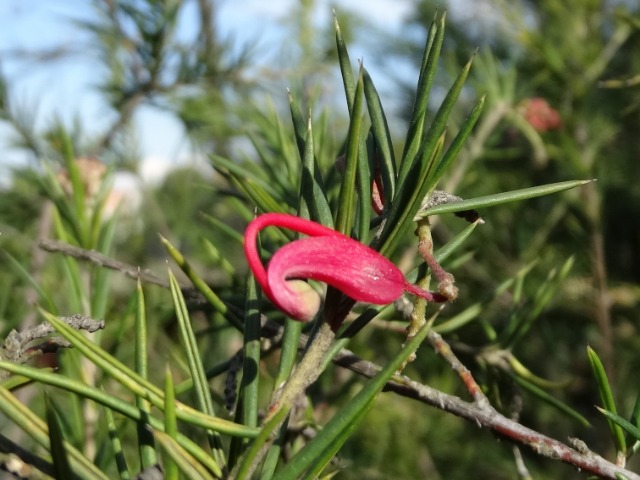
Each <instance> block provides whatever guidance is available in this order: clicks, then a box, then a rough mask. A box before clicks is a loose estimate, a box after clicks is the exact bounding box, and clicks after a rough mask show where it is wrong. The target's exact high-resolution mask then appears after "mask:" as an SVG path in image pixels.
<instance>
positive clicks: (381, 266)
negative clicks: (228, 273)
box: [267, 236, 406, 312]
mask: <svg viewBox="0 0 640 480" xmlns="http://www.w3.org/2000/svg"><path fill="white" fill-rule="evenodd" d="M267 277H268V284H269V288H270V289H271V293H272V295H273V297H274V298H273V300H274V301H275V302H276V303H277V304H278V306H280V307H281V308H282V309H283V310H285V311H287V312H291V311H292V310H294V309H295V308H297V307H296V304H297V303H298V299H297V298H296V297H297V294H296V292H294V291H293V290H292V289H290V288H289V286H288V285H287V283H288V282H287V280H290V279H294V278H295V279H300V278H310V279H313V280H318V281H321V282H324V283H327V284H329V285H331V286H333V287H336V288H337V289H338V290H340V291H342V292H343V293H345V294H346V295H348V296H349V297H351V298H353V299H354V300H357V301H360V302H367V303H373V304H376V305H384V304H387V303H391V302H393V301H394V300H396V299H397V298H399V297H400V295H402V292H403V291H404V289H405V283H406V282H405V278H404V275H402V272H401V271H400V270H399V269H398V268H397V267H396V266H395V265H394V264H393V263H391V262H390V261H389V260H388V259H387V258H385V257H383V256H382V255H380V254H379V253H378V252H376V251H375V250H372V249H371V248H369V247H367V246H366V245H363V244H362V243H359V242H357V241H355V240H352V239H350V238H348V237H345V236H340V237H311V238H303V239H301V240H296V241H294V242H291V243H289V244H287V245H285V246H284V247H282V248H280V249H279V250H278V251H277V252H276V253H275V254H274V255H273V257H272V259H271V262H269V266H268V268H267Z"/></svg>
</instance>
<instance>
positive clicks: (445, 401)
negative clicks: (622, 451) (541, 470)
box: [333, 349, 640, 480]
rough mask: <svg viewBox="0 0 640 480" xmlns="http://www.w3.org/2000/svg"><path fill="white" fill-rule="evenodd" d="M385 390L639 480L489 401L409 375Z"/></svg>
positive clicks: (554, 455) (345, 354) (352, 363)
mask: <svg viewBox="0 0 640 480" xmlns="http://www.w3.org/2000/svg"><path fill="white" fill-rule="evenodd" d="M333 362H334V363H335V364H337V365H340V366H342V367H345V368H348V369H349V370H352V371H354V372H356V373H358V374H360V375H363V376H365V377H367V378H372V377H373V376H375V375H376V374H377V373H378V372H379V371H380V370H381V369H382V367H380V366H379V365H376V364H375V363H372V362H369V361H366V360H363V359H361V358H360V357H358V356H357V355H355V354H354V353H353V352H350V351H348V350H346V349H343V350H341V351H340V352H339V353H338V354H337V355H336V356H335V357H334V359H333ZM384 390H385V391H391V392H394V393H397V394H398V395H402V396H403V397H408V398H412V399H414V400H418V401H419V402H422V403H425V404H427V405H431V406H432V407H435V408H437V409H439V410H443V411H445V412H449V413H452V414H454V415H456V416H458V417H460V418H463V419H465V420H468V421H470V422H472V423H474V424H475V425H477V426H479V427H483V428H486V429H489V430H491V431H493V432H494V433H495V434H497V435H498V436H500V437H502V438H506V439H508V440H511V441H512V442H514V443H516V444H517V445H521V446H525V447H528V448H530V449H531V450H533V451H534V452H535V453H536V454H538V455H539V456H541V457H545V458H550V459H552V460H559V461H561V462H564V463H567V464H569V465H572V466H574V467H576V468H579V469H581V470H582V471H584V472H587V473H591V474H594V475H598V476H599V477H602V478H608V479H612V480H615V479H616V474H619V475H624V476H625V477H626V478H628V479H629V480H640V475H638V474H636V473H633V472H630V471H628V470H625V469H624V468H621V467H619V466H617V465H615V464H613V463H611V462H609V461H607V460H606V459H604V458H602V457H601V456H599V455H597V454H596V453H594V452H592V451H590V450H588V449H586V450H585V449H584V448H583V449H581V450H580V451H578V450H576V449H574V448H571V447H570V446H568V445H566V444H564V443H562V442H560V441H558V440H555V439H553V438H550V437H547V436H546V435H543V434H542V433H539V432H537V431H535V430H532V429H530V428H528V427H525V426H524V425H521V424H520V423H518V422H516V421H514V420H511V419H509V418H507V417H505V416H504V415H502V414H501V413H500V412H498V411H497V410H496V409H494V408H493V407H492V406H491V405H489V404H488V402H487V403H484V402H478V401H473V402H467V401H464V400H462V399H461V398H459V397H456V396H454V395H449V394H447V393H444V392H441V391H439V390H436V389H435V388H432V387H429V386H428V385H423V384H421V383H418V382H416V381H414V380H411V379H410V378H408V377H406V376H400V377H395V378H394V379H392V380H391V381H389V382H388V383H387V384H386V386H385V388H384Z"/></svg>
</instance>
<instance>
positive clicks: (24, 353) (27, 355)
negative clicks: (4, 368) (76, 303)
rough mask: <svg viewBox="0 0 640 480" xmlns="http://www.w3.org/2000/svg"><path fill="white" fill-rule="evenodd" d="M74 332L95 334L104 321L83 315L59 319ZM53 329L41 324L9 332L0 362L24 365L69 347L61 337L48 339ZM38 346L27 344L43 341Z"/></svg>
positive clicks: (4, 373) (3, 374)
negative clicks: (81, 331)
mask: <svg viewBox="0 0 640 480" xmlns="http://www.w3.org/2000/svg"><path fill="white" fill-rule="evenodd" d="M60 320H62V321H63V322H65V323H66V324H67V325H69V326H70V327H71V328H73V329H74V330H86V331H87V332H96V331H98V330H100V329H102V328H104V321H102V320H100V321H98V320H94V319H92V318H89V317H85V316H83V315H73V316H71V317H60ZM54 332H55V330H54V328H53V327H52V326H51V325H50V324H49V323H41V324H39V325H34V326H32V327H29V328H26V329H25V330H23V331H22V332H18V331H17V330H11V332H9V335H7V337H6V338H5V340H4V342H3V343H2V344H1V345H0V360H7V361H9V362H14V363H20V364H21V363H26V362H28V361H29V360H31V359H33V358H35V357H38V356H40V355H43V354H45V353H52V352H56V351H58V349H60V348H68V347H70V346H71V345H70V344H69V342H68V341H67V340H65V339H64V338H62V337H58V336H54V337H49V338H46V337H48V336H49V335H51V334H52V333H54ZM45 338H46V340H45V341H43V342H42V343H40V344H37V345H33V346H29V344H30V343H31V342H33V341H35V340H38V339H45ZM6 373H7V372H0V378H4V377H5V376H7V375H6Z"/></svg>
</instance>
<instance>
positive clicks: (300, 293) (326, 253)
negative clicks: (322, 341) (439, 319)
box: [244, 213, 447, 321]
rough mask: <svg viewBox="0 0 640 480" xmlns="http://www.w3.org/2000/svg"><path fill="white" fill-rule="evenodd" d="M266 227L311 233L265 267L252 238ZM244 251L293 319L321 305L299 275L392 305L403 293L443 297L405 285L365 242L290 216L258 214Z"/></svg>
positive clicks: (303, 317) (440, 299) (364, 299)
mask: <svg viewBox="0 0 640 480" xmlns="http://www.w3.org/2000/svg"><path fill="white" fill-rule="evenodd" d="M269 226H275V227H281V228H287V229H289V230H293V231H296V232H299V233H302V234H304V235H309V237H307V238H302V239H299V240H294V241H293V242H290V243H288V244H287V245H285V246H283V247H282V248H280V249H279V250H278V251H277V252H276V253H275V254H274V255H273V256H272V258H271V261H270V262H269V265H268V267H267V269H266V270H265V268H264V266H263V265H262V261H261V260H260V255H259V254H258V250H257V247H256V241H257V237H258V233H259V232H260V230H262V229H264V228H266V227H269ZM244 251H245V255H246V257H247V262H248V263H249V267H250V268H251V270H252V271H253V274H254V275H255V277H256V280H257V281H258V283H259V284H260V286H261V287H262V289H263V290H264V292H265V294H266V295H267V297H268V298H269V300H271V301H272V302H273V303H274V304H275V305H276V306H277V307H278V308H279V309H280V310H282V311H283V312H285V313H286V314H287V315H289V316H290V317H291V318H294V319H296V320H301V321H308V320H311V319H312V318H313V317H314V316H315V315H316V313H317V312H318V310H319V308H320V298H319V296H318V295H317V293H316V292H315V290H313V288H312V287H311V286H310V285H309V284H307V283H306V282H304V281H302V279H313V280H319V281H321V282H325V283H327V284H329V285H331V286H333V287H335V288H337V289H339V290H340V291H342V292H343V293H344V294H346V295H348V296H349V297H351V298H352V299H354V300H356V301H359V302H366V303H373V304H376V305H385V304H387V303H391V302H393V301H394V300H396V299H398V298H399V297H400V296H401V295H402V293H403V292H405V291H406V292H409V293H412V294H414V295H417V296H420V297H422V298H425V299H427V300H428V301H435V302H444V301H446V300H447V299H446V298H445V297H444V296H443V295H441V294H438V293H432V292H428V291H425V290H422V289H421V288H419V287H418V286H416V285H413V284H411V283H409V282H408V281H407V279H406V278H405V277H404V275H403V274H402V272H401V271H400V270H399V269H398V268H397V267H396V266H395V265H394V264H393V263H392V262H391V261H390V260H389V259H387V258H386V257H383V256H382V255H380V254H379V253H378V252H376V251H375V250H373V249H371V248H369V247H368V246H366V245H363V244H362V243H360V242H357V241H356V240H353V239H352V238H349V237H347V236H346V235H343V234H341V233H339V232H336V231H335V230H332V229H330V228H328V227H325V226H323V225H320V224H319V223H315V222H311V221H309V220H304V219H302V218H299V217H295V216H293V215H286V214H280V213H267V214H264V215H260V216H258V217H256V218H255V219H254V220H253V221H252V222H251V223H250V224H249V225H248V226H247V229H246V231H245V234H244Z"/></svg>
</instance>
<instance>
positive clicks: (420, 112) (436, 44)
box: [393, 14, 446, 201]
mask: <svg viewBox="0 0 640 480" xmlns="http://www.w3.org/2000/svg"><path fill="white" fill-rule="evenodd" d="M445 20H446V14H443V15H442V16H441V17H440V20H439V21H438V20H437V19H436V18H434V20H433V22H432V23H431V27H430V28H429V34H428V36H427V44H426V46H425V49H424V53H423V57H422V64H421V66H420V75H419V77H418V86H417V89H416V98H415V101H414V103H413V111H412V112H411V120H410V121H409V130H408V131H407V138H406V139H405V144H404V151H403V152H402V160H401V162H400V171H399V172H398V180H397V182H396V183H397V185H402V184H403V183H404V181H405V179H406V178H407V175H408V174H409V171H410V170H411V167H412V165H413V163H414V159H415V158H416V156H417V155H418V152H419V151H420V149H421V146H422V135H423V132H424V122H425V117H426V115H427V106H428V104H429V95H430V93H431V86H432V85H433V79H434V77H435V74H436V70H437V68H438V59H439V58H440V50H441V48H442V42H443V40H444V26H445ZM393 200H394V201H395V197H393Z"/></svg>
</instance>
